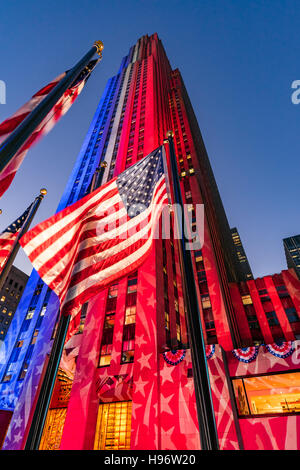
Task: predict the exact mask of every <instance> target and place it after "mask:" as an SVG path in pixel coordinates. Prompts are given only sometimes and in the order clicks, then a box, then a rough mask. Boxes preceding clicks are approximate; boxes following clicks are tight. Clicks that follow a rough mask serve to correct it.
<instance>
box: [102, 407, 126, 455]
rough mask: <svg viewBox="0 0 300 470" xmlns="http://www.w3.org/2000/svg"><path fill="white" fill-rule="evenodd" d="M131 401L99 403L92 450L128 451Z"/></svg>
mask: <svg viewBox="0 0 300 470" xmlns="http://www.w3.org/2000/svg"><path fill="white" fill-rule="evenodd" d="M131 410H132V402H131V401H121V402H114V403H101V404H100V405H99V410H98V418H97V426H96V434H95V443H94V450H111V449H114V450H116V449H119V450H126V449H130V433H131Z"/></svg>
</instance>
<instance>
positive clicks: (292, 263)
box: [283, 235, 300, 279]
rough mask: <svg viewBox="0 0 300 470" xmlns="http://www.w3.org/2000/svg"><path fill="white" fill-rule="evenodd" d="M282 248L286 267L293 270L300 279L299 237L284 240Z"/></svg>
mask: <svg viewBox="0 0 300 470" xmlns="http://www.w3.org/2000/svg"><path fill="white" fill-rule="evenodd" d="M283 246H284V251H285V256H286V262H287V265H288V267H289V268H292V269H294V270H295V271H296V273H297V275H298V277H299V279H300V235H294V236H293V237H288V238H284V239H283Z"/></svg>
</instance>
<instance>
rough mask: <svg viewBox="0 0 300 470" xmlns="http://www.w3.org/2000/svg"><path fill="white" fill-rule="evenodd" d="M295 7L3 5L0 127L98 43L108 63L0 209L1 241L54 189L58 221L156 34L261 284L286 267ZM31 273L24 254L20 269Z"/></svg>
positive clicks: (294, 159) (299, 111) (294, 173)
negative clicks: (84, 158) (80, 167)
mask: <svg viewBox="0 0 300 470" xmlns="http://www.w3.org/2000/svg"><path fill="white" fill-rule="evenodd" d="M299 31H300V9H299V1H298V0H195V1H192V0H184V1H183V0H172V1H169V0H168V1H167V0H157V1H156V0H147V1H145V0H139V1H133V0H123V1H120V0H109V1H107V0H105V1H100V0H80V1H79V0H60V1H59V0H49V1H48V2H41V1H40V0H39V1H36V0H26V1H23V0H10V1H9V2H5V3H4V2H2V5H1V24H0V39H1V65H0V80H4V81H5V83H6V87H7V96H6V104H0V122H1V121H2V120H4V119H5V118H6V117H8V116H10V115H11V114H12V113H13V112H14V111H15V110H16V109H17V108H18V107H20V106H21V105H22V104H23V103H24V102H25V101H27V100H28V99H29V98H30V96H32V94H33V93H35V92H36V91H37V90H38V89H39V88H41V87H42V86H43V85H45V84H46V83H48V82H49V81H50V80H52V78H54V77H55V76H57V75H58V74H60V73H61V72H63V71H64V70H66V69H68V68H70V67H71V66H72V65H74V64H75V63H76V62H77V60H78V59H80V58H81V57H82V56H83V55H84V54H85V52H87V51H88V50H89V49H90V47H91V45H92V43H93V42H94V40H96V39H101V40H102V41H103V42H104V53H103V60H102V62H101V63H100V64H99V65H98V67H97V69H96V71H95V72H94V73H93V75H92V77H91V78H90V80H89V81H88V83H87V86H86V87H85V89H84V90H83V92H82V94H81V96H80V97H79V99H78V100H77V102H76V103H75V104H74V105H73V107H72V108H71V109H70V111H69V112H68V113H67V115H66V116H64V118H63V119H62V120H61V121H60V122H59V124H58V125H57V126H56V127H55V128H54V129H53V130H52V132H51V133H50V134H49V135H48V136H46V137H45V138H44V139H43V140H42V141H41V142H40V143H39V144H38V145H37V146H36V147H35V148H34V149H32V150H31V151H30V152H29V153H28V154H27V157H26V159H25V161H24V163H23V164H22V167H21V169H20V170H19V172H18V173H17V176H16V178H15V179H14V182H13V184H12V185H11V187H10V189H9V190H8V191H7V192H6V194H5V195H4V196H3V198H2V200H1V201H0V207H1V208H2V210H3V213H2V215H1V216H0V230H3V229H4V228H5V227H6V226H7V225H9V224H10V223H11V222H12V221H13V220H14V219H15V218H16V217H18V216H19V215H20V214H21V213H22V212H23V210H24V209H25V208H26V207H27V206H28V205H29V203H30V202H31V201H32V200H33V198H34V197H35V196H36V195H37V194H38V193H39V189H40V188H41V187H44V186H45V187H46V188H47V189H48V195H47V196H46V198H45V200H44V201H43V202H42V205H41V207H40V209H39V212H38V214H37V215H36V217H35V223H38V222H40V221H41V220H43V219H45V218H47V217H49V216H50V215H52V214H53V212H54V211H55V209H56V207H57V204H58V202H59V199H60V196H61V194H62V192H63V189H64V187H65V184H66V182H67V179H68V175H69V174H70V172H71V170H72V167H73V164H74V162H75V159H76V156H77V154H78V152H79V149H80V147H81V144H82V141H83V139H84V136H85V133H86V131H87V129H88V126H89V124H90V121H91V119H92V116H93V114H94V111H95V109H96V106H97V103H98V101H99V99H100V96H101V94H102V92H103V90H104V87H105V84H106V81H107V79H108V78H109V77H111V76H112V75H114V74H115V73H117V71H118V68H119V65H120V62H121V59H122V57H123V56H124V55H126V54H127V52H128V50H129V47H130V46H131V45H133V44H134V43H135V42H136V40H137V39H138V38H139V37H140V36H142V35H144V34H152V33H154V32H157V33H158V35H159V36H160V38H161V39H162V41H163V44H164V47H165V49H166V52H167V55H168V57H169V59H170V62H171V65H172V67H173V68H176V67H178V68H179V69H180V70H181V73H182V76H183V79H184V81H185V84H186V87H187V90H188V93H189V95H190V98H191V101H192V104H193V106H194V110H195V113H196V115H197V118H198V122H199V125H200V128H201V131H202V134H203V137H204V141H205V144H206V147H207V151H208V154H209V157H210V160H211V164H212V167H213V170H214V173H215V177H216V180H217V183H218V186H219V190H220V193H221V197H222V199H223V203H224V206H225V210H226V212H227V216H228V219H229V223H230V225H231V226H237V227H238V230H239V232H240V235H241V238H242V241H243V244H244V247H245V249H246V252H247V255H248V258H249V261H250V264H251V266H252V269H253V272H254V275H255V276H262V275H266V274H271V273H274V272H279V271H281V270H282V269H284V268H285V267H286V263H285V257H284V250H283V247H282V238H284V237H287V236H290V235H295V234H299V233H300V218H299V213H300V210H299V200H300V197H299V196H300V186H299V182H300V159H299V154H300V138H299V129H300V105H294V104H292V101H291V95H292V89H291V83H292V82H293V81H294V80H297V79H300V66H299V57H300V40H299V34H300V33H299ZM15 264H16V265H17V266H18V267H19V268H20V269H23V270H24V271H25V272H27V273H30V271H31V265H30V263H29V261H28V260H27V258H26V256H25V254H23V253H20V254H19V255H18V257H17V260H16V263H15Z"/></svg>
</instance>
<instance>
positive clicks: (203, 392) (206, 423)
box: [165, 131, 219, 450]
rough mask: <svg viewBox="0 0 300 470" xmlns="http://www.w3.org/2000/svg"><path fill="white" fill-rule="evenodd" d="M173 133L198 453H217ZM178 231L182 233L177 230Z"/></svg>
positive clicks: (171, 144) (170, 136)
mask: <svg viewBox="0 0 300 470" xmlns="http://www.w3.org/2000/svg"><path fill="white" fill-rule="evenodd" d="M173 135H174V134H173V132H172V131H169V132H168V133H167V140H166V141H165V143H168V144H169V150H170V161H171V169H172V182H173V189H174V199H175V201H174V202H175V203H176V204H178V205H179V206H180V207H181V209H182V219H181V220H178V218H177V212H176V210H175V211H174V212H175V219H176V223H177V228H178V230H179V231H178V233H182V237H181V239H180V243H179V248H180V254H181V270H182V278H183V284H184V294H185V295H184V297H185V299H184V300H185V304H186V307H187V309H186V310H187V320H188V321H187V323H188V329H189V342H190V348H191V355H192V364H193V376H194V385H195V395H196V404H197V413H198V422H199V432H200V441H201V449H202V450H218V449H219V440H218V433H217V428H216V422H215V415H214V409H213V403H212V397H211V389H210V382H209V373H208V368H207V363H206V355H205V345H204V340H203V333H202V325H201V317H200V308H199V305H198V298H197V292H196V286H195V280H194V275H193V263H192V257H191V252H190V251H189V250H187V249H186V243H188V242H189V240H188V239H187V235H186V231H185V221H184V206H183V202H182V196H181V189H180V182H179V175H178V167H177V160H176V155H175V150H174V142H173ZM180 229H182V232H181V230H180Z"/></svg>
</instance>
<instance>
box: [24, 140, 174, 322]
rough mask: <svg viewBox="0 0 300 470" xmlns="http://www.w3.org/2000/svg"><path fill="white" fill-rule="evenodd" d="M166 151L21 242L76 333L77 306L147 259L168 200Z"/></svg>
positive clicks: (124, 174) (50, 220) (60, 215)
mask: <svg viewBox="0 0 300 470" xmlns="http://www.w3.org/2000/svg"><path fill="white" fill-rule="evenodd" d="M165 167H166V165H165V163H164V149H163V147H159V148H158V149H156V150H154V151H153V152H152V153H150V154H149V155H148V156H146V157H145V158H143V159H142V160H140V161H139V162H138V163H136V164H135V165H133V166H131V167H130V168H128V169H127V170H125V171H124V172H123V173H121V174H120V175H119V176H118V177H115V178H113V179H112V180H110V181H109V182H107V183H106V184H104V185H103V186H101V187H100V188H98V189H97V190H95V191H93V192H92V193H91V194H89V195H87V196H85V197H84V198H83V199H80V200H79V201H77V202H76V203H74V204H72V205H71V206H68V207H66V208H65V209H63V210H62V211H60V212H58V213H57V214H55V215H54V216H52V217H50V218H49V219H47V220H46V221H44V222H42V223H40V224H39V225H37V226H36V227H34V228H33V229H32V230H30V231H29V232H27V233H26V234H25V235H24V236H23V237H22V238H21V240H20V244H21V246H22V247H23V248H24V250H25V252H26V254H27V256H28V257H29V259H30V261H31V262H32V264H33V266H34V268H35V269H36V270H37V271H38V273H39V275H40V276H41V278H42V279H43V281H44V282H45V283H46V284H47V285H48V286H49V287H50V288H51V289H52V290H53V291H54V292H55V293H56V294H57V295H58V297H59V299H60V304H61V311H62V313H63V314H65V315H67V314H69V315H71V322H73V325H71V327H70V330H69V331H72V330H73V331H75V329H76V326H77V324H78V322H79V319H78V318H79V317H80V315H78V313H79V312H80V309H81V306H82V305H83V304H84V303H85V302H87V301H88V300H89V299H90V298H91V297H92V296H94V295H95V294H96V293H98V292H99V290H100V289H101V288H103V287H105V286H107V285H108V284H110V283H111V282H112V281H114V280H115V279H117V278H119V277H122V276H124V275H126V274H128V273H129V272H131V271H133V270H135V269H136V268H137V267H138V266H140V265H141V264H142V262H143V261H144V260H145V258H146V257H147V255H148V253H149V251H150V250H151V247H152V242H153V238H154V234H155V229H156V226H157V221H158V219H159V217H160V214H161V211H162V209H163V206H164V205H166V204H167V202H168V196H167V190H166V172H165Z"/></svg>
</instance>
